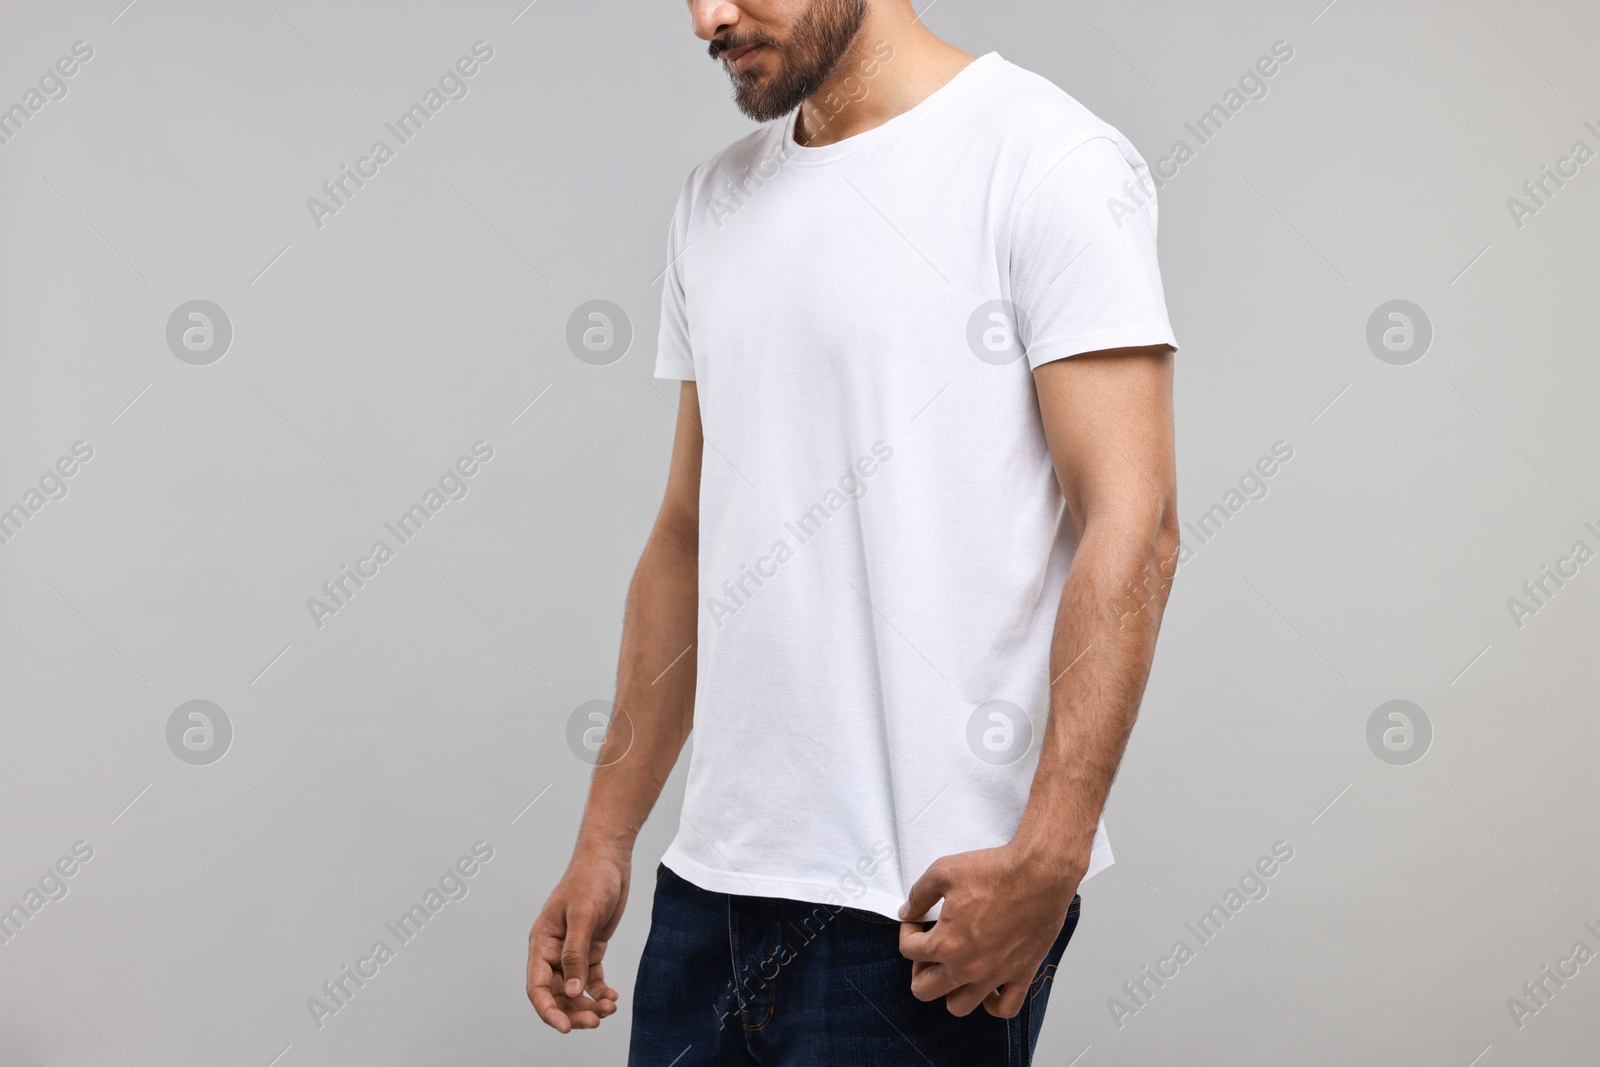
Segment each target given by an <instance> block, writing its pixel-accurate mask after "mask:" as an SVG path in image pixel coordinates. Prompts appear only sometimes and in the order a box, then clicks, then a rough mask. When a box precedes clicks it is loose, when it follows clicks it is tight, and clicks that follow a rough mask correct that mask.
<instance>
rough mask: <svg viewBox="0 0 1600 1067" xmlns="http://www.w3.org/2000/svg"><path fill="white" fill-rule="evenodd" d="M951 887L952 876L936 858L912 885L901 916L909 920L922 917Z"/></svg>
mask: <svg viewBox="0 0 1600 1067" xmlns="http://www.w3.org/2000/svg"><path fill="white" fill-rule="evenodd" d="M949 888H950V877H949V874H948V872H947V871H946V870H945V868H944V865H943V864H942V863H940V862H939V861H938V860H935V861H934V862H933V864H932V865H931V866H929V868H928V869H927V870H926V871H924V872H923V874H922V877H921V878H918V879H917V882H916V884H915V885H913V886H912V887H911V892H910V894H909V895H907V897H906V902H905V903H904V904H902V905H901V906H900V918H901V919H904V920H906V921H907V922H911V921H914V920H916V919H919V918H921V917H922V916H924V915H926V914H927V913H928V910H929V909H930V908H932V907H933V906H934V905H935V904H937V903H939V901H940V900H942V899H943V898H944V895H945V893H946V892H947V891H948V890H949Z"/></svg>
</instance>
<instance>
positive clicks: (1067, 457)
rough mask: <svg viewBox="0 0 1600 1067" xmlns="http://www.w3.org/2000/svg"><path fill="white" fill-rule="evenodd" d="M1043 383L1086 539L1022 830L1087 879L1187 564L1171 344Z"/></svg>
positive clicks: (1071, 505) (1057, 453) (1044, 404)
mask: <svg viewBox="0 0 1600 1067" xmlns="http://www.w3.org/2000/svg"><path fill="white" fill-rule="evenodd" d="M1035 380H1036V381H1037V382H1038V386H1039V408H1040V411H1041V413H1042V414H1043V416H1044V424H1045V434H1046V436H1047V437H1048V438H1049V441H1050V453H1051V458H1052V459H1053V460H1054V462H1055V467H1056V478H1057V480H1058V481H1059V482H1060V484H1061V487H1062V492H1063V494H1064V495H1065V496H1066V501H1067V508H1068V510H1069V511H1070V512H1071V514H1072V519H1073V522H1074V523H1075V524H1076V526H1077V532H1078V549H1077V553H1076V555H1075V556H1074V557H1073V561H1072V568H1071V570H1070V571H1069V572H1068V574H1067V582H1066V587H1065V588H1064V589H1063V590H1062V593H1061V605H1060V608H1059V609H1058V612H1057V615H1056V629H1055V639H1054V641H1053V642H1052V645H1051V649H1050V677H1051V680H1052V681H1051V687H1050V720H1049V722H1048V723H1047V725H1046V726H1045V733H1044V743H1043V746H1042V748H1041V749H1040V754H1039V768H1038V770H1037V771H1036V772H1035V774H1034V779H1033V789H1032V791H1031V792H1030V793H1029V796H1028V806H1027V809H1026V811H1025V813H1024V815H1023V818H1022V824H1021V825H1020V826H1019V827H1018V828H1017V835H1016V838H1017V840H1018V841H1019V842H1020V843H1022V844H1023V845H1024V846H1025V847H1026V848H1027V849H1029V850H1030V851H1031V852H1032V853H1033V854H1034V855H1036V856H1037V857H1038V859H1039V861H1040V862H1041V863H1056V864H1065V865H1066V866H1067V867H1068V869H1070V870H1075V871H1077V877H1078V878H1079V879H1081V878H1082V875H1083V872H1084V871H1086V870H1087V869H1088V862H1089V852H1090V849H1091V848H1092V846H1093V843H1094V834H1095V828H1096V826H1097V825H1098V823H1099V820H1100V812H1101V809H1103V808H1104V807H1105V802H1106V796H1107V795H1108V794H1109V793H1110V791H1111V782H1112V779H1113V778H1115V777H1116V773H1117V767H1118V765H1119V764H1120V763H1121V762H1122V753H1123V750H1124V749H1125V748H1126V747H1127V743H1128V735H1129V734H1130V733H1131V732H1132V730H1133V723H1134V719H1135V718H1136V717H1137V716H1138V714H1139V703H1140V701H1141V700H1142V699H1143V697H1144V687H1145V682H1146V680H1147V679H1148V678H1149V676H1150V663H1151V660H1152V659H1153V658H1154V656H1155V646H1156V634H1157V632H1158V631H1159V630H1160V628H1161V616H1162V612H1163V611H1164V609H1165V608H1166V603H1167V593H1168V591H1169V590H1170V588H1171V585H1172V578H1173V575H1174V574H1175V572H1176V570H1177V565H1178V564H1177V556H1178V519H1177V471H1176V466H1175V461H1174V455H1173V427H1172V401H1171V398H1172V354H1171V350H1170V349H1166V348H1159V349H1153V350H1151V349H1145V350H1136V351H1123V352H1111V353H1104V354H1100V353H1096V354H1094V355H1089V356H1077V357H1073V358H1072V359H1065V360H1058V361H1057V362H1054V363H1047V364H1045V365H1044V366H1042V367H1040V368H1039V369H1038V371H1037V372H1035ZM1079 867H1081V868H1082V870H1078V868H1079Z"/></svg>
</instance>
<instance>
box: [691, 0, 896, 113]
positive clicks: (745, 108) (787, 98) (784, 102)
mask: <svg viewBox="0 0 1600 1067" xmlns="http://www.w3.org/2000/svg"><path fill="white" fill-rule="evenodd" d="M866 17H867V4H866V0H814V2H813V3H812V5H811V6H810V7H809V8H807V9H806V12H805V14H804V15H801V16H800V18H799V20H798V21H796V22H795V24H794V28H793V30H791V31H790V33H789V39H788V41H787V42H783V43H780V42H778V41H776V40H774V39H772V38H771V37H768V36H766V35H765V34H759V33H757V34H750V35H747V36H743V37H727V38H720V39H718V40H715V41H713V42H711V58H712V59H718V58H720V57H721V55H722V53H724V52H727V51H730V50H732V49H734V48H739V47H742V46H744V45H747V44H764V45H767V46H769V47H770V48H771V49H772V51H771V52H770V53H769V54H768V55H766V56H764V57H762V59H761V60H760V63H758V65H757V67H756V68H755V69H752V70H749V71H746V72H745V73H743V74H733V73H732V72H731V71H730V72H729V75H730V77H732V78H733V102H734V104H736V105H737V106H738V108H739V110H740V111H742V112H744V113H745V115H746V116H748V117H749V118H751V119H754V120H755V121H756V122H771V121H772V120H773V119H779V118H782V117H783V116H785V115H787V114H788V113H789V112H791V111H793V110H794V109H795V108H797V107H799V106H800V104H801V102H802V101H803V100H805V99H806V98H807V97H809V96H811V95H812V94H813V93H815V92H816V91H817V90H818V89H820V88H822V85H823V83H824V82H826V81H827V80H828V78H829V77H831V76H832V74H833V72H834V71H835V70H836V69H837V68H838V66H839V63H840V61H841V60H843V59H844V57H845V53H847V52H848V51H849V50H850V46H851V45H852V44H854V43H855V39H856V36H857V34H859V33H860V32H861V25H862V23H863V22H864V21H865V20H866ZM773 64H777V69H776V70H775V71H770V72H769V73H767V74H766V75H765V77H762V76H761V75H760V74H758V71H760V70H761V68H762V67H763V66H767V67H770V66H771V65H773Z"/></svg>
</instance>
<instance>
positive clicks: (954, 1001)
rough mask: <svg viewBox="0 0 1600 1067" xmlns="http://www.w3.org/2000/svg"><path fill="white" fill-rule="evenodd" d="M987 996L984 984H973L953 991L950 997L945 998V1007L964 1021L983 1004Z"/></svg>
mask: <svg viewBox="0 0 1600 1067" xmlns="http://www.w3.org/2000/svg"><path fill="white" fill-rule="evenodd" d="M987 995H988V991H986V990H985V989H984V986H983V984H982V983H979V982H972V983H970V984H968V985H964V986H958V987H957V988H956V989H954V990H952V991H951V993H950V995H949V996H947V997H945V998H944V1006H945V1007H946V1008H948V1009H950V1014H951V1015H954V1016H956V1017H957V1018H963V1019H964V1018H966V1017H967V1016H968V1015H971V1014H972V1012H973V1010H974V1009H976V1008H977V1006H978V1005H979V1004H982V1003H983V1000H984V997H985V996H987Z"/></svg>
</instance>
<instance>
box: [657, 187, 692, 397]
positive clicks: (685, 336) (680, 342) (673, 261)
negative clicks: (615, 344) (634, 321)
mask: <svg viewBox="0 0 1600 1067" xmlns="http://www.w3.org/2000/svg"><path fill="white" fill-rule="evenodd" d="M688 201H689V183H688V182H685V183H684V189H683V192H682V194H680V195H679V197H678V206H677V207H676V208H675V209H674V210H673V212H672V225H671V227H670V228H669V229H668V230H667V269H666V271H665V272H664V273H663V274H662V277H661V331H660V334H659V335H658V337H657V340H656V372H655V376H656V377H657V378H668V379H672V380H674V381H684V382H692V381H694V353H693V352H692V351H691V350H690V348H689V309H688V306H687V301H686V300H685V298H684V291H683V273H682V270H681V267H682V261H683V252H684V247H683V245H684V231H685V230H687V229H688V225H687V224H688Z"/></svg>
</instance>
